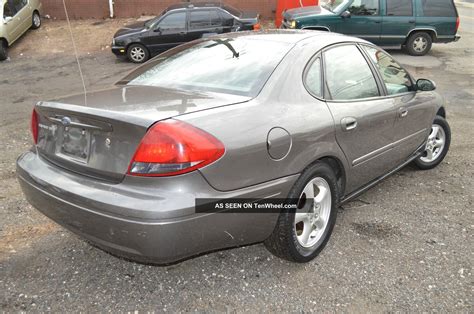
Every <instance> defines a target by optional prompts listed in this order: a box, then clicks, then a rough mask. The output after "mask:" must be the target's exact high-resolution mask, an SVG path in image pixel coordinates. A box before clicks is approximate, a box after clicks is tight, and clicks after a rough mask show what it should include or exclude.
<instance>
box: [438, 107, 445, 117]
mask: <svg viewBox="0 0 474 314" xmlns="http://www.w3.org/2000/svg"><path fill="white" fill-rule="evenodd" d="M436 115H437V116H441V117H443V118H444V119H446V109H445V108H444V107H440V108H439V109H438V111H437V112H436Z"/></svg>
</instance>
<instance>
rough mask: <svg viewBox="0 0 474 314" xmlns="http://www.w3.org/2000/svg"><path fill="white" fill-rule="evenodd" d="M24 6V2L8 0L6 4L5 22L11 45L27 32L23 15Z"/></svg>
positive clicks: (4, 8) (22, 0)
mask: <svg viewBox="0 0 474 314" xmlns="http://www.w3.org/2000/svg"><path fill="white" fill-rule="evenodd" d="M24 6H25V4H24V0H7V2H5V4H4V7H3V21H4V23H5V25H4V26H5V29H6V32H7V34H8V37H9V43H10V44H12V43H13V42H14V41H15V40H17V39H18V37H20V36H21V35H22V34H23V33H24V32H25V31H26V30H25V29H24V23H23V20H22V14H21V13H23V12H22V11H24V10H23V9H24Z"/></svg>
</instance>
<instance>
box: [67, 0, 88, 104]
mask: <svg viewBox="0 0 474 314" xmlns="http://www.w3.org/2000/svg"><path fill="white" fill-rule="evenodd" d="M63 6H64V13H65V14H66V21H67V25H68V28H69V34H70V35H71V41H72V47H73V49H74V55H75V56H76V61H77V67H78V68H79V75H80V77H81V81H82V87H83V88H84V105H85V106H87V90H86V83H85V81H84V75H83V74H82V68H81V63H80V62H79V55H78V54H77V48H76V42H75V41H74V36H73V34H72V27H71V21H69V14H68V13H67V7H66V0H63Z"/></svg>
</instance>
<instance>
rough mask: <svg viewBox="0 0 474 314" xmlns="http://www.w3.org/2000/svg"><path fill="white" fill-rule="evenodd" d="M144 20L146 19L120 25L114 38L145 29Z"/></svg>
mask: <svg viewBox="0 0 474 314" xmlns="http://www.w3.org/2000/svg"><path fill="white" fill-rule="evenodd" d="M146 22H147V21H144V22H139V23H134V24H130V25H126V26H125V27H122V28H121V29H119V30H118V31H117V32H116V33H115V35H114V38H117V37H121V36H124V35H131V34H136V33H140V32H142V31H144V30H146V29H147V28H146V26H145V23H146Z"/></svg>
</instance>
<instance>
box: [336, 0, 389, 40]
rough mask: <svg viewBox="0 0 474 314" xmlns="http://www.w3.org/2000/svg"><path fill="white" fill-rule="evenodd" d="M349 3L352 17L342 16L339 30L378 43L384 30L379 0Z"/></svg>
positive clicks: (355, 0)
mask: <svg viewBox="0 0 474 314" xmlns="http://www.w3.org/2000/svg"><path fill="white" fill-rule="evenodd" d="M349 3H350V4H349V5H348V7H346V11H349V12H350V17H345V18H344V17H341V19H342V20H341V23H340V24H339V25H338V26H337V28H338V32H340V33H343V34H347V35H351V36H356V37H360V38H363V39H365V40H369V41H371V42H374V43H377V42H378V41H379V39H380V33H381V31H382V16H381V15H380V6H379V0H353V1H349Z"/></svg>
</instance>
